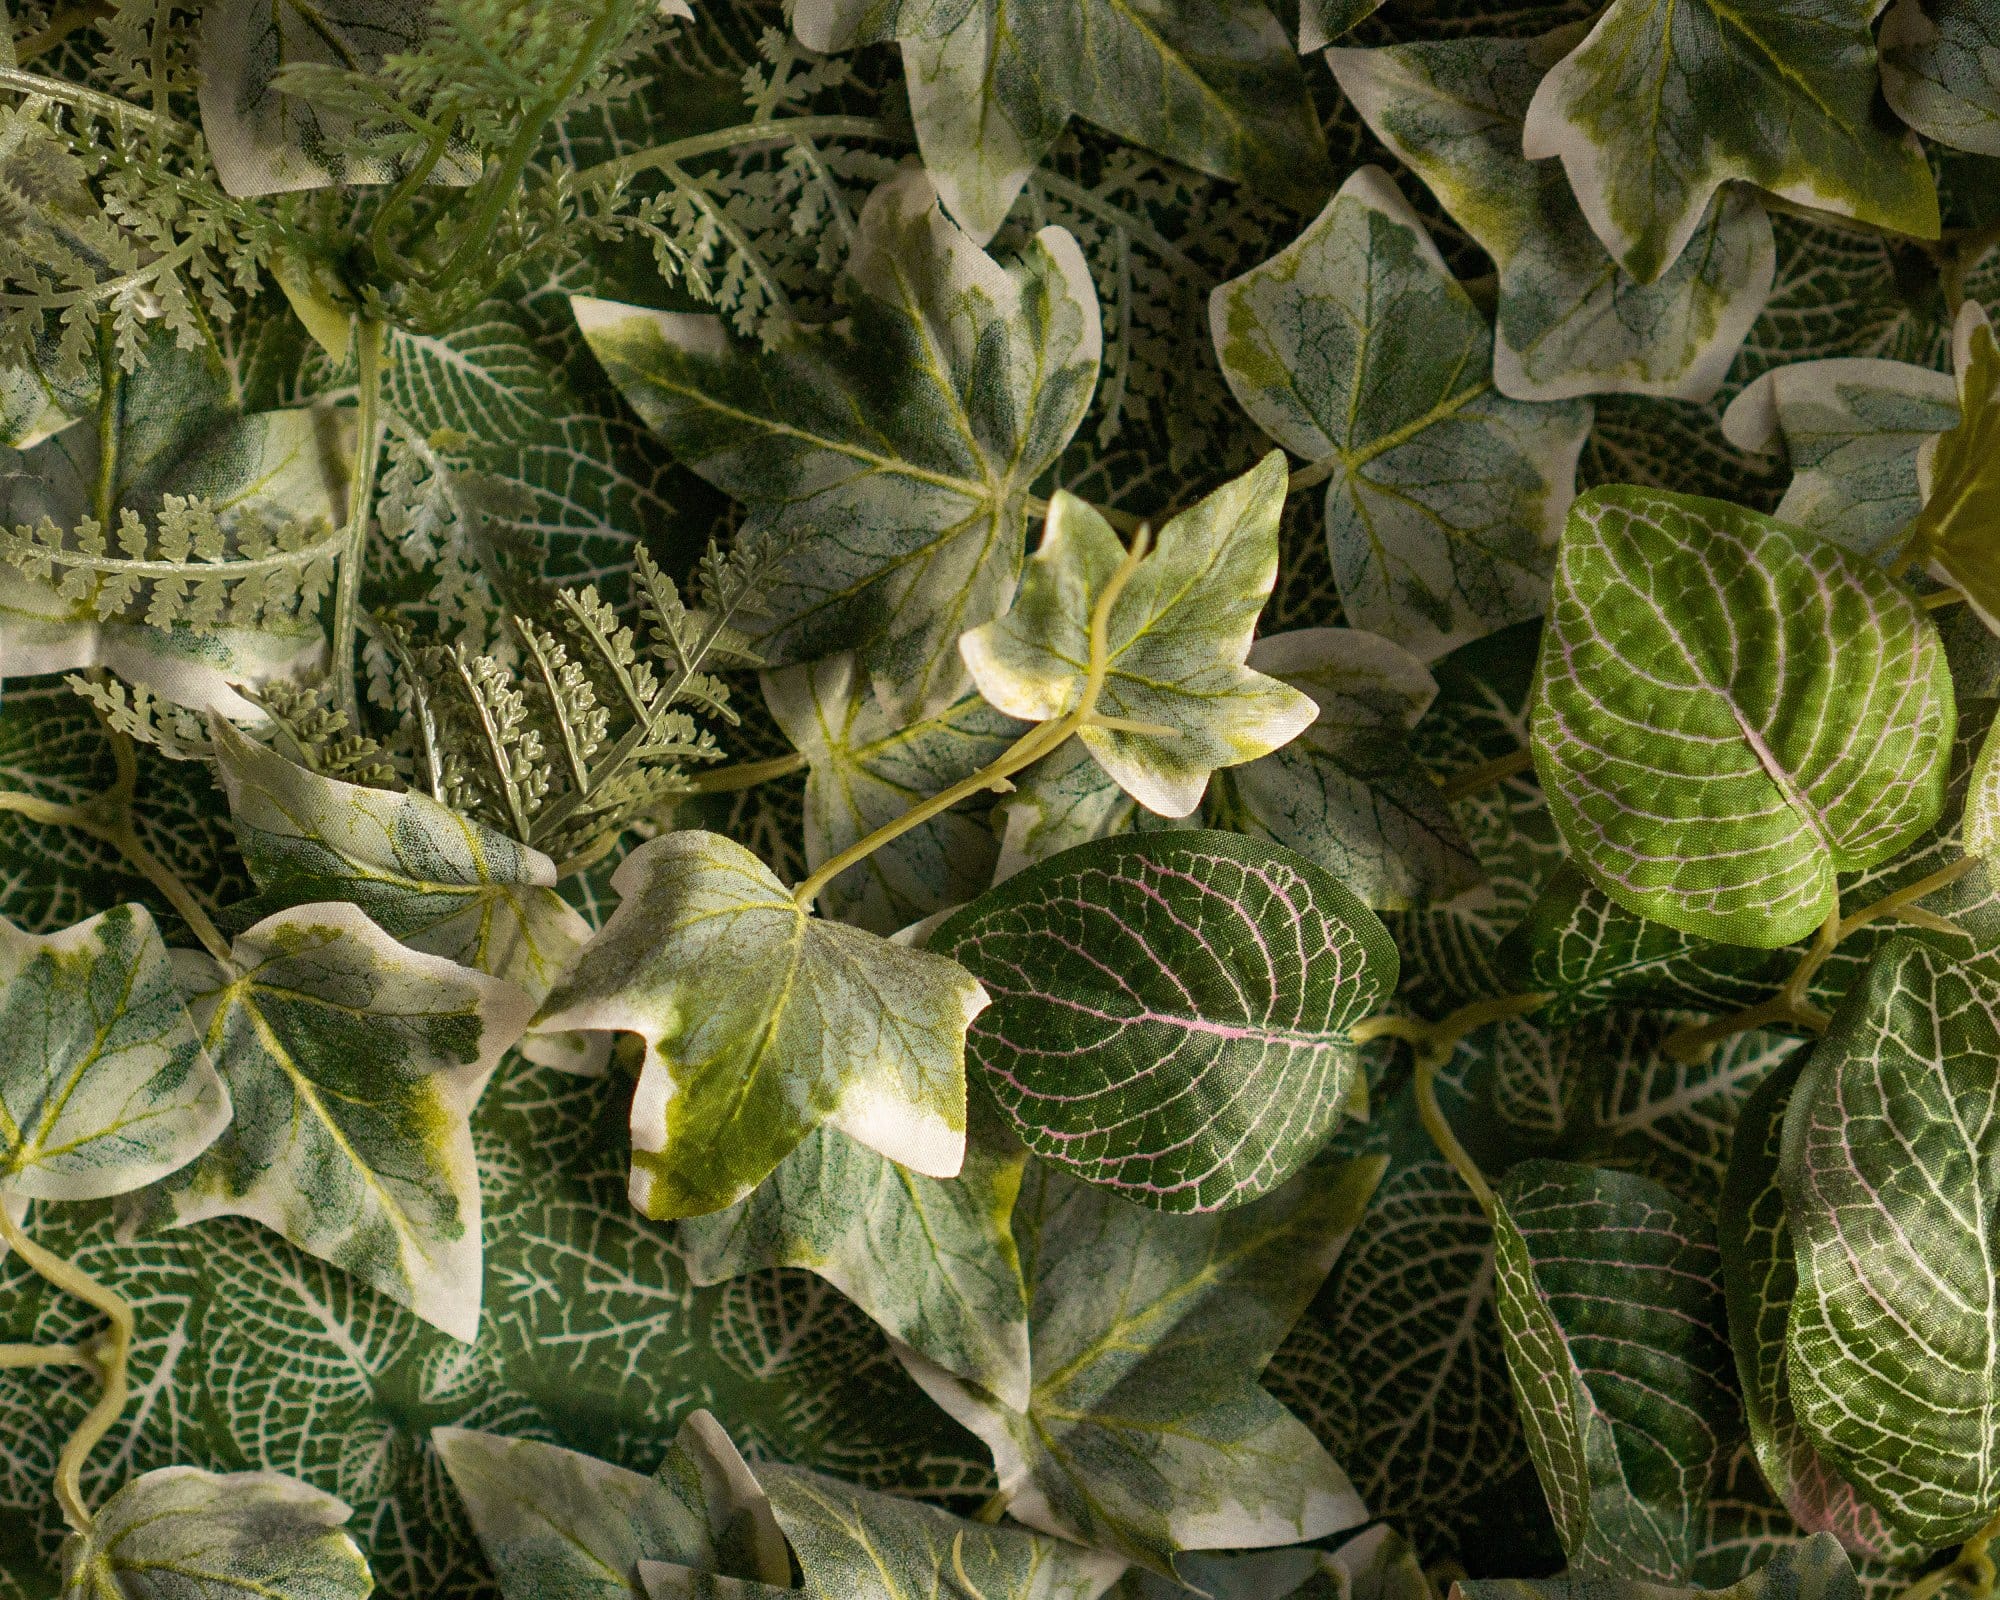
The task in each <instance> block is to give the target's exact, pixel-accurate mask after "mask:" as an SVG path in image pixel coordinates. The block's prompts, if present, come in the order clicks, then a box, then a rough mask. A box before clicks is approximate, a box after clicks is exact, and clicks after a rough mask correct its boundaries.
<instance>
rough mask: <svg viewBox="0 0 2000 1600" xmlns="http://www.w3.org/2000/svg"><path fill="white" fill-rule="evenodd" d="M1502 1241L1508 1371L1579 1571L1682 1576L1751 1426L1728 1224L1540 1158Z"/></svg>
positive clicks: (1647, 1189)
mask: <svg viewBox="0 0 2000 1600" xmlns="http://www.w3.org/2000/svg"><path fill="white" fill-rule="evenodd" d="M1494 1238H1495V1245H1496V1249H1497V1252H1498V1274H1499V1291H1500V1302H1499V1303H1500V1326H1501V1328H1502V1330H1503V1332H1504V1334H1505V1337H1506V1341H1507V1364H1508V1368H1509V1370H1510V1372H1511V1373H1512V1376H1513V1380H1514V1393H1515V1396H1516V1398H1517V1399H1518V1401H1519V1403H1520V1407H1521V1415H1522V1421H1523V1423H1524V1424H1525V1426H1526V1428H1527V1434H1528V1448H1529V1450H1530V1451H1531V1452H1532V1453H1533V1455H1534V1458H1535V1468H1536V1471H1537V1472H1539V1473H1540V1475H1541V1480H1542V1487H1543V1489H1544V1491H1545V1492H1546V1493H1547V1495H1548V1498H1549V1509H1550V1510H1551V1511H1552V1512H1553V1513H1554V1515H1555V1520H1556V1531H1557V1532H1558V1533H1559V1534H1560V1535H1561V1537H1562V1542H1563V1548H1564V1550H1565V1551H1567V1552H1568V1554H1569V1562H1570V1570H1571V1571H1572V1572H1573V1573H1576V1574H1578V1575H1579V1576H1606V1577H1611V1576H1617V1577H1631V1578H1645V1579H1648V1580H1650V1581H1652V1582H1656V1583H1675V1582H1678V1581H1680V1580H1682V1579H1683V1578H1685V1576H1686V1575H1687V1571H1688V1568H1689V1566H1690V1564H1691V1563H1692V1561H1693V1558H1694V1555H1695V1549H1696V1545H1695V1538H1696V1533H1697V1529H1698V1525H1699V1520H1700V1515H1701V1509H1702V1500H1703V1497H1704V1495H1705V1494H1706V1492H1707V1489H1708V1485H1709V1481H1710V1479H1711V1478H1712V1477H1713V1475H1714V1473H1715V1471H1716V1470H1717V1468H1718V1467H1719V1465H1720V1464H1721V1461H1722V1458H1723V1455H1724V1452H1725V1450H1726V1448H1727V1446H1728V1445H1729V1444H1730V1443H1731V1442H1732V1440H1731V1435H1732V1434H1733V1432H1734V1431H1735V1428H1736V1426H1737V1420H1736V1419H1737V1411H1738V1404H1739V1402H1738V1400H1737V1398H1736V1395H1735V1393H1734V1391H1733V1389H1732V1388H1731V1385H1730V1356H1729V1343H1728V1334H1727V1331H1726V1326H1725V1320H1726V1319H1725V1313H1724V1309H1723V1300H1722V1283H1721V1266H1720V1262H1719V1261H1718V1259H1717V1255H1716V1248H1715V1231H1714V1228H1713V1227H1712V1226H1711V1225H1710V1224H1709V1223H1708V1222H1707V1220H1706V1219H1705V1218H1704V1217H1703V1216H1702V1215H1701V1213H1700V1212H1698V1211H1696V1210H1695V1209H1694V1208H1693V1207H1691V1206H1689V1205H1687V1204H1685V1203H1684V1202H1682V1201H1680V1200H1677V1199H1675V1198H1674V1196H1673V1195H1671V1194H1669V1193H1668V1192H1667V1191H1666V1190H1665V1189H1663V1188H1661V1187H1660V1186H1659V1185H1658V1184H1656V1183H1653V1182H1651V1181H1650V1180H1648V1179H1645V1178H1639V1177H1634V1176H1631V1175H1630V1174H1627V1173H1620V1172H1605V1171H1600V1170H1598V1169H1596V1168H1592V1167H1585V1166H1578V1165H1576V1164H1574V1163H1570V1162H1560V1161H1525V1162H1522V1163H1521V1164H1520V1165H1518V1166H1516V1167H1515V1168H1514V1169H1513V1170H1512V1171H1511V1172H1509V1173H1508V1174H1507V1180H1506V1182H1505V1184H1504V1185H1503V1186H1502V1188H1501V1192H1500V1198H1499V1209H1498V1212H1497V1213H1496V1215H1495V1217H1494Z"/></svg>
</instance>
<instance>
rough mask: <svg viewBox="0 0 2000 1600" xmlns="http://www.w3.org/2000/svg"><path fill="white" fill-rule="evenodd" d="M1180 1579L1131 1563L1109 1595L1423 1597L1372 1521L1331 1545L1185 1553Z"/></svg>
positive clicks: (1155, 1599)
mask: <svg viewBox="0 0 2000 1600" xmlns="http://www.w3.org/2000/svg"><path fill="white" fill-rule="evenodd" d="M1175 1565H1176V1566H1177V1567H1178V1568H1179V1570H1180V1572H1181V1574H1182V1576H1183V1577H1184V1578H1185V1579H1186V1580H1187V1581H1186V1582H1185V1583H1184V1584H1182V1583H1175V1582H1172V1581H1170V1580H1168V1579H1166V1578H1162V1577H1160V1576H1159V1575H1158V1574H1156V1573H1151V1572H1147V1571H1145V1570H1143V1569H1141V1568H1137V1567H1135V1568H1133V1569H1132V1570H1131V1571H1130V1572H1128V1573H1126V1574H1125V1576H1124V1578H1123V1579H1122V1580H1121V1581H1120V1583H1119V1585H1118V1587H1117V1588H1115V1589H1113V1590H1112V1591H1111V1600H1187V1596H1188V1595H1189V1593H1190V1592H1193V1593H1198V1594H1203V1595H1207V1596H1209V1600H1431V1596H1432V1590H1431V1587H1430V1583H1429V1580H1428V1579H1426V1578H1425V1576H1424V1569H1423V1567H1422V1566H1421V1565H1420V1564H1419V1563H1418V1561H1417V1557H1416V1553H1415V1552H1414V1551H1412V1550H1411V1548H1410V1546H1409V1545H1408V1543H1406V1542H1405V1541H1404V1539H1403V1537H1402V1535H1400V1534H1399V1533H1397V1532H1396V1531H1395V1529H1393V1528H1391V1527H1388V1526H1387V1525H1386V1524H1383V1523H1377V1524H1376V1525H1375V1526H1374V1527H1372V1528H1369V1529H1367V1530H1366V1531H1365V1532H1363V1533H1357V1534H1356V1535H1355V1536H1354V1537H1353V1538H1352V1539H1349V1540H1348V1541H1347V1542H1346V1543H1344V1544H1342V1545H1341V1546H1340V1547H1339V1548H1337V1549H1334V1550H1318V1549H1314V1548H1313V1547H1312V1546H1310V1545H1305V1546H1301V1547H1300V1548H1298V1549H1295V1550H1259V1551H1255V1552H1253V1553H1252V1554H1250V1555H1242V1556H1204V1555H1186V1556H1182V1557H1181V1558H1180V1560H1179V1561H1178V1562H1177V1563H1175Z"/></svg>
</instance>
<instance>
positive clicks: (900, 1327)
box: [679, 1102, 1028, 1406]
mask: <svg viewBox="0 0 2000 1600" xmlns="http://www.w3.org/2000/svg"><path fill="white" fill-rule="evenodd" d="M972 1111H973V1121H974V1127H973V1129H972V1131H971V1135H970V1137H968V1139H967V1141H966V1147H965V1165H964V1166H963V1167H962V1168H961V1169H960V1171H959V1173H958V1175H957V1176H956V1177H955V1178H950V1179H946V1180H942V1181H940V1180H939V1179H936V1178H926V1177H924V1176H922V1175H921V1174H919V1173H915V1172H911V1171H909V1170H908V1169H906V1168H904V1167H899V1166H897V1165H896V1163H895V1162H893V1161H890V1160H888V1159H886V1158H885V1157H882V1156H879V1155H877V1154H876V1153H875V1152H874V1151H873V1150H870V1149H868V1148H867V1147H866V1146H865V1145H861V1144H857V1143H855V1141H854V1140H852V1139H850V1138H848V1137H846V1136H845V1135H844V1134H840V1133H836V1132H835V1131H834V1130H833V1129H831V1128H824V1127H823V1128H819V1129H816V1130H815V1131H814V1132H812V1133H810V1134H808V1135H807V1136H806V1138H805V1141H804V1142H803V1143H802V1144H800V1146H799V1147H798V1148H797V1149H796V1150H794V1151H793V1152H792V1153H791V1154H790V1155H788V1156H786V1157H785V1159H784V1160H783V1161H781V1162H779V1163H778V1166H777V1169H776V1170H775V1171H774V1172H773V1173H772V1174H771V1176H770V1178H769V1179H768V1180H767V1181H766V1182H765V1183H764V1184H762V1185H761V1186H760V1187H759V1188H758V1189H757V1191H756V1193H754V1194H752V1195H751V1196H750V1198H749V1199H747V1200H744V1201H741V1202H740V1203H738V1204H737V1205H734V1206H732V1207H730V1208H729V1209H728V1210H727V1211H722V1212H718V1213H716V1214H715V1215H713V1216H707V1217H690V1218H689V1219H688V1220H687V1221H685V1222H683V1223H682V1224H681V1228H680V1234H679V1240H680V1249H681V1254H682V1256H683V1258H684V1259H685V1260H686V1262H687V1269H688V1275H689V1276H690V1277H691V1278H693V1279H694V1281H695V1282H696V1283H699V1284H712V1283H722V1282H725V1281H726V1280H728V1279H730V1278H737V1277H741V1276H742V1275H743V1274H744V1273H746V1272H758V1271H763V1270H766V1269H768V1268H771V1267H803V1268H805V1269H806V1270H808V1271H810V1272H816V1273H818V1274H819V1275H820V1276H821V1277H822V1278H824V1279H826V1281H827V1282H828V1283H830V1284H832V1285H833V1286H834V1287H835V1288H836V1289H838V1290H839V1291H840V1292H841V1293H842V1294H844V1295H846V1296H847V1298H848V1299H850V1300H852V1301H853V1302H854V1303H855V1304H856V1305H858V1306H859V1307H861V1309H862V1310H863V1311H865V1312H867V1313H868V1315H869V1316H870V1317H872V1318H874V1320H875V1321H876V1323H878V1324H879V1325H880V1326H881V1327H882V1328H884V1329H885V1330H886V1331H887V1332H888V1333H890V1334H891V1335H892V1336H893V1337H895V1338H897V1339H900V1340H901V1341H902V1342H903V1343H904V1344H906V1345H909V1346H910V1347H911V1348H912V1349H913V1350H916V1351H917V1352H918V1353H919V1354H921V1355H923V1356H924V1357H925V1358H926V1359H928V1360H930V1361H933V1362H935V1363H936V1364H937V1365H938V1366H940V1367H942V1368H944V1370H945V1371H947V1372H952V1373H956V1374H957V1375H958V1376H960V1377H962V1378H966V1379H969V1380H970V1381H972V1382H973V1383H976V1384H978V1385H979V1386H980V1387H981V1388H982V1389H987V1390H990V1391H991V1392H992V1393H994V1394H996V1395H998V1396H1000V1397H1001V1398H1002V1399H1003V1400H1005V1401H1006V1402H1007V1403H1008V1404H1009V1405H1012V1406H1024V1405H1026V1404H1027V1402H1028V1300H1027V1291H1026V1289H1025V1288H1023V1286H1022V1283H1021V1259H1020V1256H1019V1254H1018V1253H1017V1252H1016V1251H1015V1249H1014V1235H1013V1234H1012V1233H1011V1232H1010V1231H1009V1228H1008V1219H1009V1218H1010V1217H1011V1216H1012V1215H1013V1211H1014V1200H1015V1197H1016V1196H1017V1195H1018V1194H1019V1193H1020V1191H1021V1169H1022V1167H1023V1165H1024V1164H1025V1161H1026V1157H1025V1155H1024V1154H1023V1153H1022V1152H1021V1150H1020V1148H1019V1146H1018V1145H1015V1144H1014V1142H1013V1140H1012V1139H1011V1138H1010V1137H1009V1136H1008V1135H1006V1134H1005V1133H1004V1132H1002V1131H1001V1130H999V1129H998V1128H990V1129H988V1130H986V1131H985V1132H984V1133H983V1134H982V1133H981V1131H980V1129H979V1126H978V1122H979V1107H978V1103H976V1102H975V1104H974V1105H973V1107H972ZM986 1117H987V1120H988V1121H992V1120H993V1118H992V1114H991V1112H987V1113H986Z"/></svg>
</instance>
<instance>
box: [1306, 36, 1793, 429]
mask: <svg viewBox="0 0 2000 1600" xmlns="http://www.w3.org/2000/svg"><path fill="white" fill-rule="evenodd" d="M1581 37H1582V30H1581V28H1577V27H1569V28H1559V29H1557V30H1556V31H1555V32H1554V33H1548V34H1543V35H1542V36H1541V37H1540V38H1535V39H1453V40H1441V41H1438V42H1435V43H1425V44H1409V45H1398V46H1394V47H1392V48H1389V49H1381V50H1331V51H1328V52H1327V63H1328V65H1330V66H1331V67H1332V68H1333V75H1334V77H1335V78H1337V79H1339V81H1340V86H1341V88H1342V89H1343V90H1345V91H1346V93H1347V96H1348V98H1349V99H1350V100H1352V101H1353V102H1354V105H1355V108H1356V109H1357V110H1358V111H1360V113H1361V114H1362V116H1364V117H1366V118H1367V119H1368V125H1369V126H1370V127H1371V128H1373V129H1374V130H1375V133H1376V135H1377V136H1378V137H1379V138H1381V139H1382V140H1383V142H1384V143H1386V144H1387V145H1388V146H1389V148H1390V149H1391V150H1393V151H1394V152H1395V153H1396V154H1397V155H1398V156H1400V157H1401V158H1402V160H1403V161H1404V162H1405V163H1406V164H1407V165H1408V166H1409V167H1410V168H1411V170H1412V171H1414V172H1415V173H1416V174H1417V176H1418V177H1420V178H1422V179H1423V180H1424V182H1425V183H1426V184H1428V185H1429V186H1430V189H1431V192H1432V193H1433V194H1435V195H1436V196H1437V198H1438V201H1439V203H1440V204H1441V205H1443V206H1444V208H1445V209H1446V210H1447V211H1448V212H1450V213H1451V215H1452V218H1453V220H1455V221H1456V222H1457V223H1458V224H1459V226H1461V227H1462V228H1464V229H1465V230H1466V232H1467V233H1469V234H1470V235H1471V236H1472V238H1473V240H1474V242H1475V243H1477V244H1478V245H1479V246H1480V248H1481V249H1483V250H1484V251H1485V252H1486V253H1487V254H1488V255H1489V256H1491V257H1492V258H1493V262H1494V265H1495V266H1496V267H1497V268H1498V269H1499V274H1500V276H1499V283H1498V299H1499V304H1498V308H1497V310H1496V312H1495V318H1494V347H1493V381H1494V384H1495V385H1496V386H1497V387H1498V388H1499V390H1500V392H1501V393H1502V394H1507V395H1512V396H1513V397H1514V398H1516V399H1519V400H1562V399H1567V398H1569V397H1570V396H1572V395H1585V394H1652V395H1666V396H1670V397H1672V398H1675V399H1681V400H1706V399H1708V398H1709V397H1710V396H1711V395H1713V394H1714V393H1715V391H1716V389H1717V388H1719V387H1720V386H1721V383H1722V379H1723V375H1724V374H1725V373H1726V372H1727V371H1728V369H1729V364H1730V362H1731V360H1732V359H1733V358H1734V357H1735V355H1736V351H1737V347H1738V346H1739V345H1741V344H1742V342H1743V336H1744V334H1745V333H1747V332H1748V331H1749V329H1750V325H1751V323H1752V322H1754V321H1755V320H1756V318H1757V313H1758V312H1759V311H1760V310H1762V309H1763V306H1764V300H1765V297H1766V296H1767V295H1768V294H1769V293H1770V289H1771V280H1772V275H1773V274H1774V272H1775V271H1776V269H1777V259H1778V258H1777V246H1776V243H1775V242H1774V240H1773V239H1772V236H1771V223H1770V219H1769V218H1768V217H1766V216H1765V214H1764V210H1763V207H1762V206H1760V205H1759V204H1758V203H1757V201H1756V199H1755V198H1754V197H1753V196H1752V195H1750V194H1749V193H1748V192H1747V191H1745V190H1743V189H1740V188H1731V189H1726V190H1723V191H1721V192H1719V193H1718V194H1717V195H1716V196H1715V197H1714V199H1713V200H1711V201H1710V202H1709V204H1708V208H1707V210H1706V211H1705V212H1704V213H1703V214H1702V217H1701V220H1700V222H1699V224H1698V225H1697V228H1696V232H1695V237H1694V238H1693V240H1692V241H1691V242H1690V244H1689V247H1688V248H1687V249H1685V250H1683V251H1682V252H1681V253H1680V255H1679V256H1678V257H1676V258H1675V260H1674V262H1673V263H1672V265H1670V266H1669V267H1668V268H1667V269H1666V271H1665V272H1664V273H1662V274H1661V276H1660V277H1659V278H1658V279H1657V280H1656V281H1654V282H1652V283H1643V284H1642V283H1636V282H1634V281H1633V279H1632V278H1631V277H1630V276H1629V275H1628V274H1627V273H1626V272H1625V271H1624V269H1623V268H1621V267H1620V266H1619V265H1618V264H1617V263H1616V262H1614V261H1613V260H1612V259H1611V257H1610V256H1609V255H1608V254H1607V253H1606V252H1605V249H1604V246H1603V245H1602V244H1600V243H1599V242H1598V240H1597V237H1596V235H1594V234H1593V233H1592V232H1591V231H1590V225H1589V224H1588V223H1587V222H1586V221H1585V220H1584V216H1583V212H1582V211H1581V209H1579V207H1578V206H1577V203H1576V197H1575V196H1574V195H1572V194H1571V193H1570V188H1569V180H1568V178H1567V177H1566V176H1565V174H1564V173H1563V171H1562V169H1561V168H1560V167H1559V166H1558V165H1557V164H1556V163H1554V162H1547V161H1544V162H1534V161H1530V160H1528V159H1527V157H1526V156H1524V155H1523V154H1522V153H1521V127H1522V123H1523V120H1524V119H1525V118H1526V116H1527V113H1528V103H1529V101H1530V100H1532V99H1533V98H1534V94H1535V86H1536V85H1537V84H1538V83H1540V82H1541V80H1542V78H1543V76H1544V75H1545V74H1546V73H1547V72H1548V70H1549V69H1550V68H1551V67H1553V66H1554V65H1555V64H1556V63H1557V62H1558V61H1560V60H1561V59H1562V58H1563V56H1565V55H1566V54H1568V53H1569V50H1570V49H1571V47H1572V46H1574V45H1575V44H1576V42H1577V41H1578V40H1579V39H1580V38H1581Z"/></svg>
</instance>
